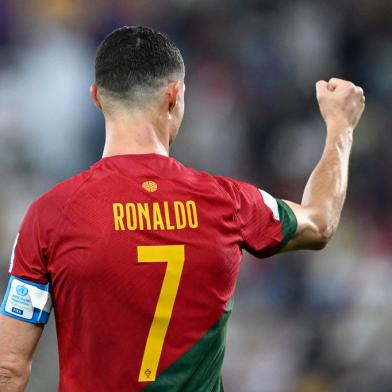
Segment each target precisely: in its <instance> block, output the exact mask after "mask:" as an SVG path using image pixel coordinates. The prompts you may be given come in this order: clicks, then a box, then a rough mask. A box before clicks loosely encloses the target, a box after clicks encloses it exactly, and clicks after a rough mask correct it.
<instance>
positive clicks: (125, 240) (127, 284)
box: [2, 154, 297, 392]
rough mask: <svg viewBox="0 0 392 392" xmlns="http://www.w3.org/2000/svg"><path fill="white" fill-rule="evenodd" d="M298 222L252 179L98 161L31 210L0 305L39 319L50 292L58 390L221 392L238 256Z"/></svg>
mask: <svg viewBox="0 0 392 392" xmlns="http://www.w3.org/2000/svg"><path fill="white" fill-rule="evenodd" d="M296 225H297V223H296V219H295V216H294V214H293V212H292V211H291V210H290V208H289V207H288V206H287V205H286V204H285V203H284V202H283V201H281V200H279V199H275V198H273V197H272V196H270V195H269V194H268V193H266V192H263V191H260V190H259V189H258V188H256V187H254V186H252V185H249V184H246V183H243V182H239V181H235V180H231V179H228V178H223V177H214V176H211V175H209V174H205V173H201V172H198V171H195V170H193V169H189V168H187V167H185V166H183V165H182V164H180V163H179V162H178V161H176V160H175V159H173V158H168V157H164V156H160V155H156V154H142V155H123V156H114V157H109V158H104V159H102V160H101V161H99V162H98V163H96V164H95V165H93V166H92V167H91V168H90V169H89V170H87V171H85V172H82V173H81V174H79V175H77V176H75V177H73V178H71V179H69V180H67V181H65V182H64V183H62V184H59V185H57V186H56V187H54V188H53V189H52V190H50V191H49V192H48V193H46V194H44V195H43V196H41V197H40V198H39V199H38V200H36V201H35V202H34V203H33V204H32V205H31V206H30V208H29V211H28V212H27V215H26V217H25V219H24V222H23V224H22V227H21V229H20V232H19V235H18V238H17V242H16V245H15V248H14V252H13V257H12V263H11V268H10V273H11V275H12V279H15V282H17V283H13V285H14V286H13V287H9V289H8V291H9V293H8V294H7V295H8V297H7V295H6V298H5V300H4V303H3V307H2V312H3V313H4V314H7V315H8V316H10V317H15V318H18V319H20V320H24V321H28V322H37V320H38V322H42V320H43V319H42V318H40V317H42V314H44V315H45V314H46V313H45V312H47V311H48V304H47V303H46V304H44V303H43V300H42V298H44V297H45V290H46V291H50V293H51V297H52V301H53V304H54V312H55V317H56V326H57V335H58V347H59V358H60V384H59V391H62V392H78V391H94V392H107V391H117V392H122V391H124V392H130V391H134V392H138V391H159V392H165V391H167V392H169V391H170V392H176V391H178V392H187V391H188V392H194V391H203V392H206V391H211V392H220V391H223V386H222V380H221V366H222V361H223V356H224V351H225V333H226V325H227V320H228V318H229V315H230V312H231V307H232V298H233V294H234V288H235V284H236V279H237V274H238V270H239V266H240V262H241V258H242V250H243V249H246V250H248V251H249V252H251V253H253V254H254V255H256V256H257V257H268V256H271V255H273V254H274V253H276V252H277V251H279V249H281V248H282V247H283V246H284V245H285V244H286V243H287V242H288V241H289V239H290V238H292V237H293V235H294V233H295V231H296ZM32 285H33V286H34V287H36V288H35V289H34V287H33V286H32ZM32 287H33V288H32ZM45 288H47V289H45ZM40 290H41V291H40ZM30 292H31V293H32V294H31V303H29V302H23V301H26V299H23V298H22V297H23V295H24V296H25V298H27V299H29V298H30V297H29V296H30ZM11 294H12V295H13V299H12V301H14V302H12V304H11V305H10V304H9V303H7V301H9V298H10V295H11ZM40 295H41V297H40ZM15 301H16V302H15ZM18 301H22V302H23V303H24V304H25V305H26V303H27V304H30V305H29V306H30V307H31V309H32V310H34V312H38V313H34V314H37V317H38V318H35V316H31V318H29V317H30V316H27V314H29V315H30V313H31V314H32V312H27V313H26V312H25V313H24V314H23V312H24V311H25V310H23V309H22V308H23V306H22V305H23V304H22V305H21V307H20V309H19V307H18V306H19V305H18ZM15 304H16V305H15ZM26 306H27V305H26ZM45 306H46V307H45ZM33 308H34V309H33ZM7 309H8V310H7ZM21 309H22V310H21ZM26 309H27V308H26ZM20 312H22V313H20ZM44 319H45V317H44ZM44 321H45V320H44Z"/></svg>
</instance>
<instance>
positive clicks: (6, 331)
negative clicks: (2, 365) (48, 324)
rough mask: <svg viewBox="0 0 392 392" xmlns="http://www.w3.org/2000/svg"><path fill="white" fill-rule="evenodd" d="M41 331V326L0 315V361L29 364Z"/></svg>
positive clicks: (42, 327)
mask: <svg viewBox="0 0 392 392" xmlns="http://www.w3.org/2000/svg"><path fill="white" fill-rule="evenodd" d="M43 329H44V325H43V324H32V323H28V322H24V321H20V320H17V319H14V318H12V317H8V316H5V315H3V314H0V361H2V362H3V361H4V362H8V361H9V362H18V363H28V362H30V361H31V359H32V357H33V354H34V351H35V348H36V347H37V344H38V341H39V339H40V337H41V335H42V331H43Z"/></svg>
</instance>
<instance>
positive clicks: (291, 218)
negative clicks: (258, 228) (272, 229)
mask: <svg viewBox="0 0 392 392" xmlns="http://www.w3.org/2000/svg"><path fill="white" fill-rule="evenodd" d="M276 202H277V203H278V209H279V217H280V223H281V225H282V233H283V241H282V244H281V245H280V249H282V248H284V247H285V246H286V245H287V243H288V242H289V241H290V240H291V239H292V238H293V237H294V236H295V234H296V232H297V226H298V222H297V218H296V216H295V214H294V212H293V210H292V209H291V208H290V207H289V206H288V205H287V204H286V203H285V202H284V201H283V200H282V199H276Z"/></svg>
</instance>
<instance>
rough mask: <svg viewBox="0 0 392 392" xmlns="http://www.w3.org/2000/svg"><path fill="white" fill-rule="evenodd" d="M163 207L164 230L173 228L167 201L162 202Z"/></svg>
mask: <svg viewBox="0 0 392 392" xmlns="http://www.w3.org/2000/svg"><path fill="white" fill-rule="evenodd" d="M163 208H164V210H165V220H166V230H174V226H173V225H172V224H171V222H170V214H169V203H168V202H167V201H165V202H163Z"/></svg>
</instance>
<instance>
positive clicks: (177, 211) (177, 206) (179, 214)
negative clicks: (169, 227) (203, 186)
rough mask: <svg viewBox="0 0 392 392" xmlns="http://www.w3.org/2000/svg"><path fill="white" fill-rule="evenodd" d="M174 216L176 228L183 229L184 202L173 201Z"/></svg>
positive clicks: (184, 223)
mask: <svg viewBox="0 0 392 392" xmlns="http://www.w3.org/2000/svg"><path fill="white" fill-rule="evenodd" d="M173 204H174V216H175V218H176V228H177V229H184V228H185V226H186V214H185V207H184V203H182V202H181V201H175V202H174V203H173Z"/></svg>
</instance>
